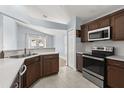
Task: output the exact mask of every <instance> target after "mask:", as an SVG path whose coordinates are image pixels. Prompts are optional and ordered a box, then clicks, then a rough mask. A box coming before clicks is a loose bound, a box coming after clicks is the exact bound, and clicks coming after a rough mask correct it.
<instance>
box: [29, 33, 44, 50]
mask: <svg viewBox="0 0 124 93" xmlns="http://www.w3.org/2000/svg"><path fill="white" fill-rule="evenodd" d="M28 41H29V48H46V37H43V36H38V35H30V36H29V39H28Z"/></svg>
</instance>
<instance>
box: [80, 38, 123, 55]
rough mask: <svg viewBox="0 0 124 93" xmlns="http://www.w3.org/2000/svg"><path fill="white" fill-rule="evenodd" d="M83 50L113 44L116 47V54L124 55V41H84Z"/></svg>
mask: <svg viewBox="0 0 124 93" xmlns="http://www.w3.org/2000/svg"><path fill="white" fill-rule="evenodd" d="M82 44H83V50H85V51H88V52H91V48H92V47H93V46H113V47H115V55H119V56H124V41H111V40H109V41H96V42H87V43H82Z"/></svg>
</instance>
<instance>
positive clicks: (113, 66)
mask: <svg viewBox="0 0 124 93" xmlns="http://www.w3.org/2000/svg"><path fill="white" fill-rule="evenodd" d="M107 85H108V86H109V87H112V88H124V62H120V61H115V60H108V61H107Z"/></svg>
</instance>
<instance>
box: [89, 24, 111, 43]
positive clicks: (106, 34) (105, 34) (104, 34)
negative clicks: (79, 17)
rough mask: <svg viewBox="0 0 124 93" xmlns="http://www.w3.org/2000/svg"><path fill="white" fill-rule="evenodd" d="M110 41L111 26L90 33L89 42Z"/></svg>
mask: <svg viewBox="0 0 124 93" xmlns="http://www.w3.org/2000/svg"><path fill="white" fill-rule="evenodd" d="M109 39H111V35H110V26H108V27H104V28H100V29H96V30H91V31H88V41H98V40H109Z"/></svg>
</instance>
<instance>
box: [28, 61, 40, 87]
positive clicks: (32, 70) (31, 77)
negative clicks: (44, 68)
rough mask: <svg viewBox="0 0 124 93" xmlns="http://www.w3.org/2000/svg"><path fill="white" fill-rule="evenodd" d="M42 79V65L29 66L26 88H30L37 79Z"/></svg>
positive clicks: (37, 63)
mask: <svg viewBox="0 0 124 93" xmlns="http://www.w3.org/2000/svg"><path fill="white" fill-rule="evenodd" d="M39 78H40V63H39V62H36V63H34V64H31V65H29V66H27V72H26V87H30V86H31V85H32V84H33V83H34V82H35V81H36V80H37V79H39Z"/></svg>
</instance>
